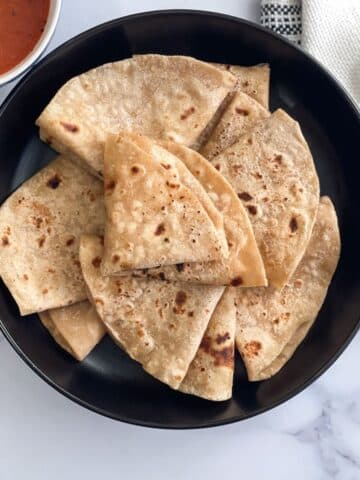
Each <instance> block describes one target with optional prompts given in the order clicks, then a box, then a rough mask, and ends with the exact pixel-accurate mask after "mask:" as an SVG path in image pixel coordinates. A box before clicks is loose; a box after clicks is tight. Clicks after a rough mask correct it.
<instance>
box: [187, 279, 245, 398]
mask: <svg viewBox="0 0 360 480" xmlns="http://www.w3.org/2000/svg"><path fill="white" fill-rule="evenodd" d="M234 295H235V289H234V288H233V287H230V288H227V289H226V290H225V292H224V294H223V296H222V297H221V300H220V301H219V303H218V305H217V307H216V309H215V311H214V313H213V315H212V317H211V319H210V322H209V325H208V327H207V329H206V332H205V335H204V337H203V339H202V341H201V344H200V347H199V349H198V351H197V353H196V356H195V358H194V360H193V361H192V362H191V364H190V367H189V370H188V371H187V374H186V377H185V378H184V380H183V381H182V383H181V385H180V387H179V390H180V391H181V392H184V393H190V394H192V395H196V396H198V397H201V398H205V399H207V400H214V401H223V400H228V399H229V398H231V396H232V385H233V378H234V342H235V324H236V310H235V304H234Z"/></svg>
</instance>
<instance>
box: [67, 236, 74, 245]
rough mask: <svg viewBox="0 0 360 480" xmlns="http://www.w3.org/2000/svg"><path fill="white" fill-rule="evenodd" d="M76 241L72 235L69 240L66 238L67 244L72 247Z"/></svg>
mask: <svg viewBox="0 0 360 480" xmlns="http://www.w3.org/2000/svg"><path fill="white" fill-rule="evenodd" d="M74 242H75V237H71V238H69V239H68V240H66V245H67V246H68V247H70V245H72V244H73V243H74Z"/></svg>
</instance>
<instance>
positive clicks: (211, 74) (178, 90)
mask: <svg viewBox="0 0 360 480" xmlns="http://www.w3.org/2000/svg"><path fill="white" fill-rule="evenodd" d="M235 83H236V79H235V77H234V76H233V75H232V74H231V73H229V72H226V71H222V70H220V69H218V68H216V67H214V66H212V65H209V64H208V63H205V62H201V61H199V60H196V59H194V58H190V57H183V56H165V55H153V54H150V55H138V56H135V57H133V58H129V59H126V60H122V61H119V62H115V63H108V64H105V65H102V66H100V67H97V68H94V69H92V70H90V71H88V72H86V73H83V74H82V75H79V76H77V77H74V78H72V79H71V80H69V81H68V82H67V83H66V84H65V85H64V86H63V87H62V88H61V89H60V90H59V91H58V93H57V94H56V95H55V97H54V98H53V99H52V100H51V102H50V103H49V104H48V106H47V107H46V108H45V110H44V111H43V112H42V114H41V115H40V117H39V118H38V119H37V122H36V123H37V125H38V126H39V127H40V136H41V138H42V139H43V140H44V141H45V142H47V143H48V144H50V145H52V146H53V147H54V148H55V149H57V150H58V151H59V152H60V153H67V154H70V153H71V155H72V158H73V159H75V160H78V161H81V162H83V163H85V164H86V165H87V166H88V168H91V170H92V171H93V172H95V173H97V174H99V175H101V173H102V168H103V151H104V143H105V141H106V137H107V135H108V134H109V133H117V132H119V131H121V130H131V131H136V132H139V133H143V134H145V135H148V136H149V137H153V138H157V139H163V140H173V141H176V142H179V143H183V144H185V145H189V146H190V145H192V144H194V143H195V142H196V140H197V138H198V136H199V135H200V133H201V132H202V130H203V129H204V128H205V127H206V125H207V123H208V122H209V121H210V119H211V118H212V116H213V115H214V113H215V112H216V110H217V108H218V107H219V105H220V104H221V103H222V101H223V100H224V98H225V97H226V96H227V95H228V93H229V92H230V91H231V90H232V89H233V87H234V85H235Z"/></svg>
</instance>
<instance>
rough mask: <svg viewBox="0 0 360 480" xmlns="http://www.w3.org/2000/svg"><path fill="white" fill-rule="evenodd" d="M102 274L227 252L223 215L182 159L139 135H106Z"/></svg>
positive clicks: (224, 254)
mask: <svg viewBox="0 0 360 480" xmlns="http://www.w3.org/2000/svg"><path fill="white" fill-rule="evenodd" d="M104 182H105V207H106V225H105V250H104V261H103V264H102V273H103V274H104V275H113V274H117V273H121V272H122V271H127V270H132V269H137V268H149V267H154V266H158V265H169V264H176V263H181V262H186V261H189V262H195V261H203V260H213V259H217V258H221V257H223V256H228V254H229V252H228V246H227V242H226V237H225V232H224V226H223V219H222V216H221V215H220V213H219V212H218V211H217V210H216V208H215V206H214V205H213V203H212V201H211V200H210V198H209V197H208V195H207V194H206V192H205V190H204V189H203V187H202V186H201V184H200V183H199V182H198V181H197V180H196V178H195V177H194V176H193V175H192V174H191V173H190V171H189V170H188V169H187V168H186V167H185V166H184V164H183V163H182V162H181V161H180V160H179V159H178V158H177V157H175V156H174V155H172V154H171V153H170V152H168V151H167V150H165V149H163V148H162V147H160V146H159V145H157V144H156V143H155V142H153V141H151V140H149V139H146V138H145V137H143V136H141V135H138V134H134V133H133V134H120V135H117V136H115V135H112V136H109V138H108V141H107V142H106V146H105V157H104Z"/></svg>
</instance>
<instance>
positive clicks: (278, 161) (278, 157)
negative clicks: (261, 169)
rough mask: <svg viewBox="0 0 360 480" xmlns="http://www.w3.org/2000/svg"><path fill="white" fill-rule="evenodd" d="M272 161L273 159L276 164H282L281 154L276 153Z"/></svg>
mask: <svg viewBox="0 0 360 480" xmlns="http://www.w3.org/2000/svg"><path fill="white" fill-rule="evenodd" d="M274 161H275V162H276V163H277V164H278V165H281V164H282V155H276V157H275V158H274Z"/></svg>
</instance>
